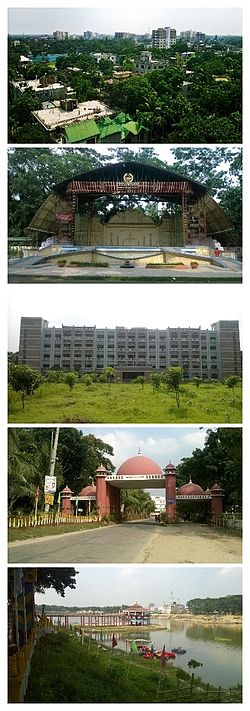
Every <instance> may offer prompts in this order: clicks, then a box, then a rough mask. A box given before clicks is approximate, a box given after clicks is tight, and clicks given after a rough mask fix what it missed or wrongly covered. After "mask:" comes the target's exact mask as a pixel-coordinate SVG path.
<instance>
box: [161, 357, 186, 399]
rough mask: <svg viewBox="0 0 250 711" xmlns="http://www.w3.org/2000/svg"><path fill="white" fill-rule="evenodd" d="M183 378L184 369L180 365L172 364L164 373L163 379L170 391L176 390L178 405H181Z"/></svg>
mask: <svg viewBox="0 0 250 711" xmlns="http://www.w3.org/2000/svg"><path fill="white" fill-rule="evenodd" d="M182 378H183V370H182V368H179V367H178V366H171V367H170V368H168V370H166V371H165V373H164V374H163V380H164V382H165V383H166V385H167V389H168V390H169V391H170V392H174V394H175V399H176V404H177V407H180V387H181V383H182Z"/></svg>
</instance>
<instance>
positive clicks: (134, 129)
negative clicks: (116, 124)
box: [122, 121, 142, 136]
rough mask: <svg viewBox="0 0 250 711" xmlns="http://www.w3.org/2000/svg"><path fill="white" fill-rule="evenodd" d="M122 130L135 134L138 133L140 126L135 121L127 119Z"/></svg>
mask: <svg viewBox="0 0 250 711" xmlns="http://www.w3.org/2000/svg"><path fill="white" fill-rule="evenodd" d="M122 128H123V131H125V132H127V133H133V134H134V136H137V135H138V133H140V131H141V129H142V126H139V124H138V123H137V121H128V122H127V123H124V124H123V126H122Z"/></svg>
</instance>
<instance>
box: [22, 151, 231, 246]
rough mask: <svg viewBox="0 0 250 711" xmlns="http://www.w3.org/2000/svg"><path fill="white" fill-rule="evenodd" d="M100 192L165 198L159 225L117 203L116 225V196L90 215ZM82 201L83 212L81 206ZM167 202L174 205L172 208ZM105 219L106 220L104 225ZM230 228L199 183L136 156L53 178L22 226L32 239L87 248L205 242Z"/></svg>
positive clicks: (119, 195) (109, 195) (222, 213)
mask: <svg viewBox="0 0 250 711" xmlns="http://www.w3.org/2000/svg"><path fill="white" fill-rule="evenodd" d="M105 196H106V197H110V202H112V196H115V197H116V198H117V197H118V198H119V197H120V198H121V200H122V198H124V197H125V196H126V197H131V196H132V197H133V196H134V197H138V198H139V199H140V198H141V200H143V198H147V200H150V201H153V202H161V203H166V207H167V205H168V206H169V210H168V211H167V210H166V215H164V216H163V217H162V218H161V220H160V224H156V223H155V221H154V219H153V218H152V217H150V216H149V215H147V216H146V214H145V213H144V214H143V212H142V211H141V213H140V210H136V211H135V210H134V214H133V215H132V214H131V213H132V210H128V211H127V213H126V210H125V211H124V205H123V218H122V219H123V222H124V224H123V225H121V219H120V221H119V219H118V217H119V215H121V211H120V209H119V201H118V204H117V206H116V207H115V210H114V211H112V212H111V214H110V215H109V214H108V213H107V216H106V218H105V219H101V218H100V217H98V215H97V214H94V211H93V205H94V203H95V201H96V200H97V199H100V198H103V197H105ZM116 202H117V199H116ZM87 204H89V206H90V210H89V213H88V211H87V210H85V209H84V206H87ZM91 206H92V207H91ZM171 206H172V209H171ZM173 206H176V210H174V212H173ZM114 212H115V213H116V216H117V217H116V218H115V217H114ZM118 213H119V214H118ZM135 213H136V214H135ZM105 221H106V222H107V223H109V225H110V226H108V227H107V229H105V224H103V223H104V222H105ZM231 229H232V224H231V222H230V220H229V219H228V217H227V215H226V214H225V212H224V210H223V209H222V208H221V207H220V205H219V204H218V203H217V202H216V201H215V200H214V198H212V197H211V195H209V194H208V192H207V189H206V187H205V186H204V185H202V184H201V183H198V182H197V181H194V180H192V179H191V178H189V177H187V176H186V175H180V174H179V173H175V172H174V171H173V170H170V169H169V168H166V169H163V168H159V167H157V166H153V165H149V164H147V163H140V162H136V161H123V162H119V163H109V164H108V165H105V166H103V167H98V168H95V169H94V170H90V171H84V172H83V173H79V174H77V175H74V176H70V177H69V178H68V180H64V181H63V182H61V183H58V184H57V185H55V186H54V187H53V191H52V193H51V194H50V195H49V196H48V197H47V198H46V200H45V201H44V202H43V204H42V205H41V207H40V208H39V209H38V210H37V212H36V214H35V215H34V217H33V219H32V220H31V222H30V224H29V226H28V228H27V230H28V233H29V234H32V233H33V235H34V233H36V239H37V240H38V241H39V240H40V241H41V240H44V238H46V237H50V236H52V235H53V237H55V238H58V241H61V242H62V241H63V240H64V241H66V242H68V243H71V244H72V245H74V244H76V245H82V246H87V245H89V246H93V247H94V246H100V245H102V244H103V245H112V246H114V247H115V246H121V245H124V244H126V245H127V246H128V247H129V246H130V240H131V247H132V246H135V244H136V245H138V246H144V247H145V246H155V245H158V246H160V247H164V246H166V247H167V246H175V245H178V246H180V245H184V246H185V245H189V244H194V245H195V244H196V245H198V244H206V243H207V241H209V240H210V241H211V238H212V237H215V238H216V239H218V237H219V236H220V235H221V234H222V233H225V232H227V231H228V230H231ZM150 230H151V231H150ZM125 233H126V239H125V241H124V234H125ZM135 235H136V238H135ZM140 235H141V236H140ZM135 240H136V241H135Z"/></svg>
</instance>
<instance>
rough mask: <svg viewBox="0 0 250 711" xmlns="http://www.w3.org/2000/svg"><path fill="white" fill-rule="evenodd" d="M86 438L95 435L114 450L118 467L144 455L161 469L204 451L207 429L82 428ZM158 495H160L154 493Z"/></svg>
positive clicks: (114, 462)
mask: <svg viewBox="0 0 250 711" xmlns="http://www.w3.org/2000/svg"><path fill="white" fill-rule="evenodd" d="M79 429H81V431H82V433H83V435H88V434H90V433H91V434H93V435H94V436H95V437H99V438H100V439H102V440H103V441H104V442H107V443H108V444H110V445H111V447H113V450H114V456H113V457H111V459H112V462H113V464H114V466H115V467H116V468H118V467H119V466H120V465H121V464H122V462H124V461H125V460H126V459H129V457H134V456H135V455H136V454H138V449H139V448H140V451H141V454H144V456H146V457H150V458H151V459H153V460H154V461H156V462H157V463H158V464H159V465H160V467H161V468H162V469H163V467H165V466H166V464H168V463H169V461H170V460H171V462H172V463H173V464H175V465H177V464H179V463H180V461H181V459H182V458H183V457H189V456H191V454H192V451H193V450H194V449H195V448H196V447H200V448H201V449H203V446H204V442H205V437H206V431H207V430H206V428H203V427H202V428H200V427H170V426H169V427H165V426H163V427H136V426H135V425H133V426H132V427H115V428H113V427H110V425H109V426H107V427H104V426H103V427H95V426H91V430H90V429H89V428H86V427H85V428H84V427H80V428H79ZM155 493H157V492H155Z"/></svg>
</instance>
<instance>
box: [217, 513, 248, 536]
mask: <svg viewBox="0 0 250 711" xmlns="http://www.w3.org/2000/svg"><path fill="white" fill-rule="evenodd" d="M211 526H215V527H216V528H224V529H227V530H230V531H232V532H233V533H236V535H238V536H242V517H241V513H239V514H227V513H222V514H219V515H218V516H216V518H215V519H214V520H212V521H211Z"/></svg>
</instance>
